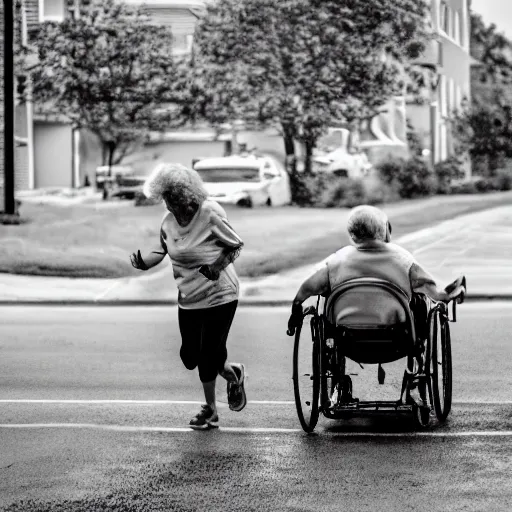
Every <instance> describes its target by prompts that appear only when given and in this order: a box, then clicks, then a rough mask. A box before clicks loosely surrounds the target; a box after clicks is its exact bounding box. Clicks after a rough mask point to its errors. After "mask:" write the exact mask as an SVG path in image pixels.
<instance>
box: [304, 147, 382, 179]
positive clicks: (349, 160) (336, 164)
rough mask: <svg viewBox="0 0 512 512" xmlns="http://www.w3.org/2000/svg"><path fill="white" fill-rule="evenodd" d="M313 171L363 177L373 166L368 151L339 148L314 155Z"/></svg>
mask: <svg viewBox="0 0 512 512" xmlns="http://www.w3.org/2000/svg"><path fill="white" fill-rule="evenodd" d="M312 168H313V169H312V170H313V172H327V173H331V174H335V175H336V176H339V177H340V178H363V177H365V176H367V175H368V174H369V172H370V169H371V168H372V164H371V163H370V162H369V161H368V157H367V156H366V153H364V152H363V151H361V152H349V151H347V150H346V149H345V148H338V149H336V150H334V151H331V152H330V153H327V154H325V155H318V154H317V155H315V156H313V165H312Z"/></svg>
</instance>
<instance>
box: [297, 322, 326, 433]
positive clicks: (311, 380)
mask: <svg viewBox="0 0 512 512" xmlns="http://www.w3.org/2000/svg"><path fill="white" fill-rule="evenodd" d="M319 341H320V340H319V336H318V322H317V318H316V317H315V316H313V315H306V316H305V317H304V321H303V324H302V326H300V327H299V328H297V331H296V333H295V345H294V347H293V391H294V394H295V406H296V407H297V415H298V417H299V421H300V424H301V425H302V428H303V429H304V431H305V432H308V433H309V432H313V430H314V429H315V427H316V424H317V422H318V416H319V407H318V399H319V396H318V395H319V391H320V364H319V363H320V353H319V345H320V343H319Z"/></svg>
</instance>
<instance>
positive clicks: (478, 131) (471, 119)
mask: <svg viewBox="0 0 512 512" xmlns="http://www.w3.org/2000/svg"><path fill="white" fill-rule="evenodd" d="M495 93H496V95H495V96H494V98H493V101H490V102H488V103H478V102H477V103H475V104H474V105H472V106H471V107H470V108H469V109H467V110H466V111H464V112H462V113H460V114H458V115H457V116H456V117H455V118H454V121H453V127H454V135H455V138H456V141H457V143H458V145H459V146H460V147H461V148H462V150H469V153H470V155H471V158H472V161H473V163H474V165H475V167H477V171H478V172H480V173H483V174H490V175H493V174H494V173H495V171H496V170H497V169H498V168H499V167H500V165H501V161H502V159H503V158H512V108H511V105H509V104H507V103H506V102H505V101H503V99H501V100H500V96H501V91H499V90H497V91H495Z"/></svg>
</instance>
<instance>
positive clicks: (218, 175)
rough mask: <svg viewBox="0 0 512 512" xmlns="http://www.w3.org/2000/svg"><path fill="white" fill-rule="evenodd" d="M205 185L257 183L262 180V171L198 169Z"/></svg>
mask: <svg viewBox="0 0 512 512" xmlns="http://www.w3.org/2000/svg"><path fill="white" fill-rule="evenodd" d="M196 171H197V172H198V173H199V175H200V176H201V178H202V180H203V181H204V182H205V183H232V182H252V183H255V182H256V183H257V182H259V181H261V180H260V170H259V168H257V167H252V168H251V167H243V168H236V167H229V168H218V167H216V168H210V169H208V168H203V169H201V168H199V169H197V168H196Z"/></svg>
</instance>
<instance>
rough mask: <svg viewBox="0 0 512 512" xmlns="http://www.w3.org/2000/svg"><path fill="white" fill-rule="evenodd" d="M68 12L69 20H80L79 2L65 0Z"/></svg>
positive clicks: (76, 0) (78, 0) (77, 0)
mask: <svg viewBox="0 0 512 512" xmlns="http://www.w3.org/2000/svg"><path fill="white" fill-rule="evenodd" d="M67 5H68V12H69V15H70V16H71V18H73V19H74V20H77V19H78V18H80V0H67Z"/></svg>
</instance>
